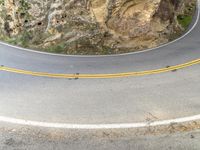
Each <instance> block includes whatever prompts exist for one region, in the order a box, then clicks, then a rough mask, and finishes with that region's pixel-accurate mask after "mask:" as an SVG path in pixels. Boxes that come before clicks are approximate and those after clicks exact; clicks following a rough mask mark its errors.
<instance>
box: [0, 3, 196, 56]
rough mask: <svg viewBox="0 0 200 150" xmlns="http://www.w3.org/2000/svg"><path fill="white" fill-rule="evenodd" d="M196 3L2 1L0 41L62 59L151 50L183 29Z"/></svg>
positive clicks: (0, 8) (0, 7)
mask: <svg viewBox="0 0 200 150" xmlns="http://www.w3.org/2000/svg"><path fill="white" fill-rule="evenodd" d="M195 1H196V0H0V38H1V40H4V41H6V42H9V43H12V44H17V45H20V46H23V47H28V48H33V49H40V50H44V51H49V52H57V53H63V54H111V53H113V54H115V53H123V52H129V51H136V50H141V49H144V48H151V47H155V46H157V45H160V44H162V43H166V42H168V41H169V40H171V39H173V38H175V37H176V36H177V35H179V34H180V33H181V32H182V31H183V30H184V29H185V28H187V26H188V24H189V22H190V21H191V18H192V17H191V16H192V14H193V12H194V10H195V4H196V3H195Z"/></svg>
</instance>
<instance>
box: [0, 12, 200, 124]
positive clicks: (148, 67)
mask: <svg viewBox="0 0 200 150" xmlns="http://www.w3.org/2000/svg"><path fill="white" fill-rule="evenodd" d="M197 19H198V20H197V22H196V23H197V24H195V25H196V26H195V28H194V29H193V30H192V31H191V32H189V33H188V34H187V35H185V36H184V37H183V38H182V39H180V40H177V41H176V42H173V43H171V44H169V45H165V46H162V47H160V48H157V49H154V50H149V51H146V52H140V53H133V54H128V55H118V56H101V57H81V56H80V57H79V56H77V57H74V56H59V55H49V54H45V53H37V52H32V51H24V50H21V49H19V48H16V47H11V46H8V45H5V44H0V65H1V67H0V121H5V120H6V119H5V118H7V117H8V118H16V119H21V120H32V121H37V122H43V123H45V122H47V123H58V124H59V123H64V124H80V125H81V124H82V125H84V124H95V125H98V124H123V123H134V122H151V121H157V120H168V119H175V118H182V117H187V116H193V115H198V114H200V100H199V98H200V84H199V83H200V65H199V64H200V60H199V59H200V19H199V14H198V13H197ZM171 66H172V67H171ZM173 66H175V67H173ZM179 68H181V69H179ZM15 69H18V70H15ZM152 70H156V74H154V72H155V71H152ZM162 70H164V71H162ZM144 71H147V72H148V73H147V74H146V75H145V72H144ZM130 72H131V73H130ZM141 72H142V73H141ZM121 73H122V74H121ZM123 73H128V74H130V75H128V77H127V76H126V74H123ZM138 73H139V74H140V73H141V75H139V76H138ZM58 74H59V75H58ZM63 74H65V75H63ZM66 74H67V75H66ZM86 74H87V75H86ZM99 74H100V75H99ZM102 74H103V75H102ZM109 74H111V75H109ZM118 75H120V78H115V76H118ZM55 76H61V78H57V77H55ZM82 76H83V77H84V76H87V77H88V76H89V78H84V79H82V78H81V77H82ZM99 76H100V77H99ZM110 76H111V77H110ZM94 77H95V78H94ZM102 77H103V78H102ZM80 78H81V79H80ZM2 118H4V119H5V120H3V119H2ZM8 120H9V119H8ZM9 121H10V122H17V120H12V119H10V120H9ZM9 121H8V122H9Z"/></svg>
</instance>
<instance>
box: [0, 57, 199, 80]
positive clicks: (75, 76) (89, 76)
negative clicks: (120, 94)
mask: <svg viewBox="0 0 200 150" xmlns="http://www.w3.org/2000/svg"><path fill="white" fill-rule="evenodd" d="M196 64H200V59H196V60H192V61H189V62H187V63H184V64H179V65H175V66H168V67H165V68H160V69H155V70H146V71H138V72H124V73H113V74H79V73H76V74H56V73H47V72H34V71H28V70H22V69H15V68H10V67H6V66H0V71H6V72H12V73H17V74H24V75H31V76H38V77H50V78H68V79H78V78H82V79H97V78H121V77H133V76H144V75H152V74H159V73H164V72H169V71H175V70H179V69H183V68H186V67H189V66H193V65H196Z"/></svg>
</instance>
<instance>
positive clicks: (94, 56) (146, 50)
mask: <svg viewBox="0 0 200 150" xmlns="http://www.w3.org/2000/svg"><path fill="white" fill-rule="evenodd" d="M199 7H200V0H198V1H197V17H196V21H195V23H194V24H193V26H192V27H191V28H190V29H189V30H188V31H187V32H186V33H185V34H183V35H182V36H181V37H179V38H177V39H175V40H173V41H171V42H168V43H166V44H162V45H160V46H157V47H155V48H150V49H145V50H141V51H136V52H130V53H123V54H113V55H65V54H56V53H48V52H42V51H37V50H33V49H27V48H23V47H19V46H15V45H11V44H8V43H5V42H2V41H0V44H1V45H5V46H8V47H12V48H15V49H18V50H22V51H27V52H32V53H38V54H44V55H52V56H60V57H92V58H96V57H113V56H126V55H133V54H138V53H143V52H148V51H152V50H156V49H159V48H162V47H164V46H167V45H170V44H173V43H175V42H177V41H179V40H181V39H183V38H184V37H186V36H187V35H188V34H189V33H190V32H191V31H192V30H193V29H194V28H195V27H196V25H197V24H198V21H199V18H200V10H199V9H200V8H199Z"/></svg>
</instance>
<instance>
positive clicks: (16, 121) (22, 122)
mask: <svg viewBox="0 0 200 150" xmlns="http://www.w3.org/2000/svg"><path fill="white" fill-rule="evenodd" d="M197 120H200V115H195V116H190V117H184V118H177V119H171V120H162V121H154V122H139V123H116V124H68V123H49V122H39V121H31V120H24V119H15V118H10V117H4V116H0V122H5V123H11V124H18V125H26V126H35V127H46V128H62V129H85V130H86V129H128V128H145V127H155V126H166V125H170V124H173V123H185V122H191V121H197Z"/></svg>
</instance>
